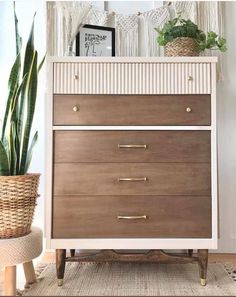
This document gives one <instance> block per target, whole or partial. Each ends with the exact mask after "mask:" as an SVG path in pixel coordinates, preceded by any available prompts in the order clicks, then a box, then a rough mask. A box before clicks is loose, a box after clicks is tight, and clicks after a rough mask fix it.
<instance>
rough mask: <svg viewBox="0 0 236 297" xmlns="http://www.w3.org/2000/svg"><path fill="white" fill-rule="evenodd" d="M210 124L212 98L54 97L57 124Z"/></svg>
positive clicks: (201, 96) (147, 96)
mask: <svg viewBox="0 0 236 297" xmlns="http://www.w3.org/2000/svg"><path fill="white" fill-rule="evenodd" d="M73 109H75V110H76V111H74V110H73ZM188 111H189V112H188ZM210 124H211V97H210V95H178V96H177V95H175V96H168V95H163V96H150V95H145V96H133V95H130V96H124V95H123V96H120V95H117V96H114V95H113V96H108V95H93V96H91V95H54V125H105V126H106V125H118V126H119V125H142V126H143V125H146V126H147V125H174V126H178V125H193V126H194V125H210Z"/></svg>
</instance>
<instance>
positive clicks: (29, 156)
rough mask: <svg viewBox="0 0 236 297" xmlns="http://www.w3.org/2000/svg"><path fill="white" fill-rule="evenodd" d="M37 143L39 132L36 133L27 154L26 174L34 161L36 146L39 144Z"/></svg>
mask: <svg viewBox="0 0 236 297" xmlns="http://www.w3.org/2000/svg"><path fill="white" fill-rule="evenodd" d="M37 141H38V131H36V132H35V134H34V137H33V139H32V141H31V145H30V148H29V150H28V153H27V157H26V163H25V172H28V169H29V166H30V163H31V160H32V156H33V149H34V146H35V144H36V143H37Z"/></svg>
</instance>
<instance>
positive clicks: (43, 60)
mask: <svg viewBox="0 0 236 297" xmlns="http://www.w3.org/2000/svg"><path fill="white" fill-rule="evenodd" d="M45 59H46V54H45V55H44V57H43V59H42V60H41V62H40V63H39V66H38V72H40V70H41V68H42V66H43V64H44V62H45Z"/></svg>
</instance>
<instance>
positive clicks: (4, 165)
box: [0, 140, 10, 175]
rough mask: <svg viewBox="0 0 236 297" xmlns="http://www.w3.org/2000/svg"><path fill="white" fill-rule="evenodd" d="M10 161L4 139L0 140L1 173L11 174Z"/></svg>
mask: <svg viewBox="0 0 236 297" xmlns="http://www.w3.org/2000/svg"><path fill="white" fill-rule="evenodd" d="M9 174H10V170H9V163H8V156H7V151H6V149H5V147H4V144H3V142H2V140H0V175H9Z"/></svg>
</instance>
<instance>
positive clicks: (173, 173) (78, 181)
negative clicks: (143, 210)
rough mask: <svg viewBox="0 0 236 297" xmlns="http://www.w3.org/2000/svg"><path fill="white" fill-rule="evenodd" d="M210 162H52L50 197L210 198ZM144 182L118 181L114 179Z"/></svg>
mask: <svg viewBox="0 0 236 297" xmlns="http://www.w3.org/2000/svg"><path fill="white" fill-rule="evenodd" d="M210 171H211V166H210V163H56V164H55V165H54V195H207V196H208V195H211V173H210ZM127 177H132V178H143V177H146V178H147V181H135V182H134V181H122V182H119V181H118V178H127Z"/></svg>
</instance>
